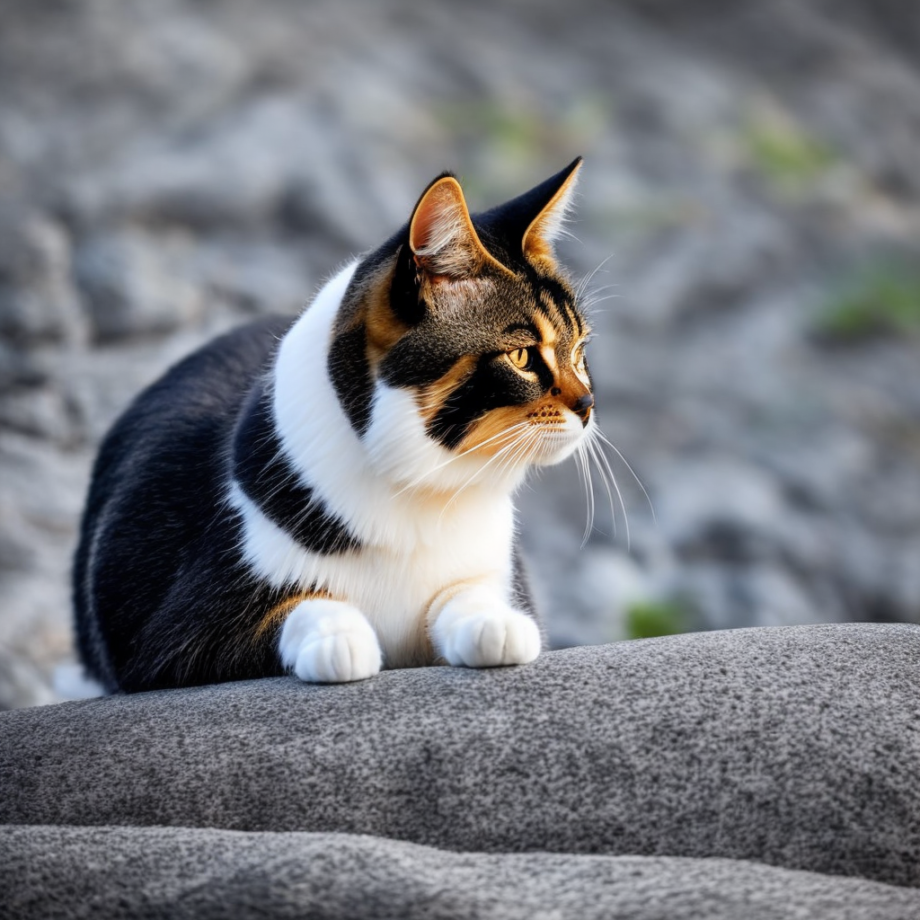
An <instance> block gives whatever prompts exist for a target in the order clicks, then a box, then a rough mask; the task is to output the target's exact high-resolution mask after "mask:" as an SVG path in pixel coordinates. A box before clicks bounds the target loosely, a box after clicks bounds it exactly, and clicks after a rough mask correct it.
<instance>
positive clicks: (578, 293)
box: [575, 253, 615, 305]
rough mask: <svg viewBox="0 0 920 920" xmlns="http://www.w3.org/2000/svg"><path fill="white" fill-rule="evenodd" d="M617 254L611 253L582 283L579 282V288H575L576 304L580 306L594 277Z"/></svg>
mask: <svg viewBox="0 0 920 920" xmlns="http://www.w3.org/2000/svg"><path fill="white" fill-rule="evenodd" d="M614 255H615V253H610V255H609V256H607V258H606V259H602V260H601V261H600V262H599V263H598V265H597V267H596V268H594V269H593V270H592V271H590V272H589V273H588V274H587V275H585V276H584V278H582V279H581V281H579V282H578V287H577V288H575V302H576V303H578V304H579V305H580V301H581V297H582V295H583V294H584V293H585V291H586V290H587V289H588V285H589V284H590V283H591V281H592V280H593V279H594V276H595V275H596V274H597V273H598V272H599V271H600V270H601V269H602V268H603V267H604V266H605V265H606V264H607V263H608V262H609V261H610V260H611V259H612V258H613V257H614Z"/></svg>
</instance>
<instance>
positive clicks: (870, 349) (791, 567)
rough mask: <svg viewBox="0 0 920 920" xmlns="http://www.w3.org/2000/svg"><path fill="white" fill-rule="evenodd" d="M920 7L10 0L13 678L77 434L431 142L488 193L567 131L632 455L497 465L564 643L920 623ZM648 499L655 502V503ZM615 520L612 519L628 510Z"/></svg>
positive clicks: (375, 198) (334, 232)
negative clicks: (605, 471) (583, 463)
mask: <svg viewBox="0 0 920 920" xmlns="http://www.w3.org/2000/svg"><path fill="white" fill-rule="evenodd" d="M918 150H920V11H918V10H917V9H915V8H914V7H913V6H912V5H909V4H897V3H895V2H893V0H886V2H870V0H863V2H859V0H841V2H823V3H819V2H812V3H793V2H776V3H771V4H764V3H756V2H753V0H752V2H745V3H742V2H738V3H726V2H721V0H684V2H678V0H632V2H626V3H620V4H615V5H614V4H607V3H602V2H600V0H598V2H594V3H591V2H580V3H579V2H573V3H566V4H560V3H552V2H548V0H528V2H524V0H518V2H508V3H502V4H499V3H494V2H493V3H486V2H479V0H476V2H468V3H465V4H463V5H462V7H461V6H457V5H451V6H449V5H447V4H443V5H441V4H434V3H433V4H424V5H423V4H417V3H414V2H410V0H387V2H385V3H380V2H372V0H355V2H337V3H334V2H331V0H325V2H319V3H311V4H306V3H296V2H293V0H289V2H284V0H272V2H263V3H261V4H259V5H258V6H256V5H253V4H248V3H243V2H241V0H225V2H221V3H216V2H198V3H193V2H191V0H184V2H182V0H171V2H167V0H164V2H162V3H158V4H154V5H151V4H142V3H140V2H123V3H112V2H107V0H84V2H66V3H65V2H46V3H42V4H35V3H30V2H28V0H14V2H7V3H5V4H4V5H3V7H2V9H0V335H2V339H0V392H2V399H0V585H2V586H0V592H2V594H0V598H2V603H0V707H12V706H23V705H30V704H35V703H41V702H48V701H51V700H53V699H55V698H56V697H55V693H54V690H53V689H52V681H51V676H52V673H53V670H54V667H55V665H56V664H57V663H58V662H61V661H64V660H66V659H67V658H68V656H70V655H71V637H70V627H69V617H70V614H69V597H68V593H69V590H68V570H69V564H70V555H71V553H72V550H73V547H74V544H75V533H76V526H77V521H78V516H79V513H80V508H81V504H82V501H83V496H84V493H85V489H86V486H87V482H88V475H89V469H90V464H91V462H92V458H93V453H94V450H95V448H96V445H97V444H98V442H99V439H100V437H101V436H102V434H103V433H104V431H105V430H106V428H107V426H108V425H109V424H110V423H111V421H112V420H113V419H114V417H115V416H116V414H117V413H118V412H119V411H120V410H121V409H122V408H123V407H124V406H125V404H126V403H127V401H128V400H129V399H130V398H131V397H132V396H133V395H134V394H135V393H136V392H137V391H138V389H139V388H140V387H142V386H143V385H144V384H146V383H148V382H149V381H151V380H153V379H154V378H155V377H156V376H157V375H158V374H160V373H161V372H162V370H163V369H164V368H165V367H166V366H167V365H169V364H170V363H171V362H172V361H174V360H175V359H176V358H178V357H179V356H181V355H182V354H184V353H185V352H187V351H188V350H190V349H191V348H193V347H194V346H195V345H197V344H198V343H200V342H201V341H203V340H204V339H206V338H207V337H209V336H211V335H212V334H213V333H214V332H216V331H218V330H221V329H224V328H227V327H229V326H231V325H233V324H235V323H238V322H240V321H242V320H245V319H246V318H248V317H251V316H253V315H255V314H259V313H263V312H293V311H296V310H297V309H298V308H299V307H301V306H302V305H303V304H304V303H305V302H306V300H307V299H308V298H309V295H310V293H311V292H312V291H314V290H315V289H316V287H317V286H318V284H319V283H320V282H321V281H322V279H323V278H324V276H326V275H327V274H329V273H330V272H331V271H332V270H333V269H334V268H335V267H336V266H337V265H338V264H340V263H341V261H343V260H344V259H345V258H347V257H348V256H349V255H351V254H353V253H356V252H360V251H361V250H363V249H366V248H369V247H371V246H373V245H375V244H376V243H378V242H379V241H380V240H381V239H382V238H383V236H384V235H385V234H387V233H389V232H391V231H392V230H393V229H394V228H395V227H397V226H398V225H399V224H401V223H402V222H403V221H404V220H405V219H406V218H407V217H408V214H409V211H410V209H411V207H412V204H413V203H414V201H415V199H416V197H417V195H418V193H419V192H420V190H421V189H422V188H423V187H424V186H425V184H426V183H427V182H428V181H429V180H430V179H431V178H432V177H433V176H434V175H436V174H437V173H438V172H440V171H441V170H442V169H444V168H445V167H450V168H453V169H455V170H456V171H457V172H458V174H459V175H460V176H461V178H462V180H463V182H464V186H465V188H466V189H467V192H468V197H469V199H470V201H471V204H472V206H473V207H474V208H476V207H487V206H490V205H492V204H494V203H496V202H498V201H501V200H504V199H505V198H507V197H510V196H512V195H514V194H517V193H518V192H520V191H522V190H524V189H526V188H528V187H530V186H531V185H533V184H535V183H536V182H537V181H539V180H541V179H543V178H544V177H545V176H547V175H549V174H550V173H551V172H554V171H556V170H557V169H559V168H561V166H563V165H564V164H565V163H567V162H569V160H571V158H572V157H573V156H574V155H576V154H578V153H582V154H584V155H585V157H586V166H585V169H584V170H583V182H582V185H581V191H582V194H581V198H580V202H579V206H578V221H577V223H576V224H575V225H574V226H573V232H574V234H575V236H576V237H577V240H572V241H568V242H567V243H566V244H565V245H564V247H563V255H564V258H565V260H566V261H567V262H568V264H569V265H571V267H572V269H573V271H574V272H575V274H576V275H578V276H584V275H587V274H589V273H591V272H592V271H594V270H595V269H597V271H596V273H595V274H594V276H593V278H592V280H591V282H590V285H589V290H590V291H591V292H592V294H591V295H590V299H591V300H595V301H596V303H595V305H594V307H593V312H594V317H595V319H594V322H595V325H596V327H597V332H598V335H597V339H596V341H595V343H594V345H593V346H592V348H593V352H592V355H591V358H592V369H593V371H594V374H595V377H596V378H597V383H598V399H599V404H600V414H601V419H602V422H603V427H604V430H605V431H606V433H607V435H608V436H609V437H610V439H611V441H612V442H613V443H614V444H615V445H616V446H617V447H618V448H619V450H621V451H622V452H623V455H624V456H625V458H626V460H628V461H629V463H630V464H631V465H632V467H633V469H634V470H635V471H636V474H637V475H638V477H639V478H640V479H641V480H642V483H643V484H644V487H645V489H646V490H647V492H648V496H649V501H647V500H646V497H645V495H644V494H643V492H642V490H641V489H640V488H639V487H638V486H637V484H636V480H635V479H634V477H633V476H632V475H631V473H630V472H629V470H628V469H627V467H626V465H625V463H624V462H623V461H622V460H621V459H619V458H618V457H616V456H615V455H612V456H611V463H612V464H613V467H614V470H615V472H616V475H617V481H618V483H619V485H620V488H621V490H622V504H623V505H624V506H625V511H626V514H624V513H623V509H622V508H621V507H620V503H619V501H617V499H616V497H614V502H613V504H614V506H615V508H616V514H615V517H614V518H611V513H610V509H609V503H608V501H607V496H606V494H605V493H604V490H603V486H601V485H600V483H599V481H598V480H597V477H596V476H595V492H596V494H595V499H596V502H597V505H598V512H597V518H596V522H595V523H596V527H595V530H594V531H593V532H592V533H591V534H590V536H589V538H588V540H587V543H586V544H585V545H584V546H582V536H583V532H584V527H585V514H586V510H585V506H586V502H585V497H584V490H583V488H582V486H581V483H580V481H579V478H578V474H577V471H576V469H575V467H574V465H566V466H564V467H561V468H559V469H554V470H552V471H550V472H547V473H546V474H544V475H543V476H542V477H540V478H539V479H537V480H536V481H535V482H534V484H533V487H532V489H527V490H525V492H524V493H523V494H522V496H521V507H522V513H523V533H524V538H525V541H526V543H527V546H528V549H529V552H530V558H531V560H532V562H533V569H534V574H535V577H536V580H537V581H538V582H539V584H540V587H541V590H542V594H543V595H544V598H545V604H544V606H545V608H546V614H547V619H548V622H549V627H550V634H551V637H552V639H553V641H554V642H555V643H556V644H558V645H566V644H581V643H594V642H604V641H609V640H612V639H616V638H622V637H624V636H630V635H642V634H646V633H648V632H655V631H667V630H678V629H691V628H722V627H730V626H743V625H773V624H780V623H808V622H817V621H846V620H906V621H913V622H920V480H918V473H920V156H918V155H917V151H918ZM651 509H654V514H653V513H652V510H651ZM627 518H628V535H627Z"/></svg>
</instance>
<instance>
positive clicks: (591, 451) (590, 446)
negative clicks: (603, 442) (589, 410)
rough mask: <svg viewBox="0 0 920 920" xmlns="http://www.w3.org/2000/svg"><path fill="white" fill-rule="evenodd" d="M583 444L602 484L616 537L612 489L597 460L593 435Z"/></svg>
mask: <svg viewBox="0 0 920 920" xmlns="http://www.w3.org/2000/svg"><path fill="white" fill-rule="evenodd" d="M584 443H585V451H586V455H587V457H589V458H590V460H591V462H592V463H593V464H594V466H595V468H596V469H597V472H598V474H599V475H600V479H601V483H603V486H604V491H605V492H606V493H607V502H608V504H609V506H610V519H611V522H612V523H613V535H614V537H616V535H617V514H616V507H615V504H614V501H613V489H612V488H611V486H610V480H609V478H608V475H607V471H606V470H605V469H604V467H603V465H602V464H601V461H600V459H599V458H598V454H597V450H598V448H597V444H596V443H595V441H594V438H593V435H589V436H588V437H587V438H586V439H585V442H584ZM624 513H625V512H624Z"/></svg>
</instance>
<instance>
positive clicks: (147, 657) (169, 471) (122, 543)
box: [74, 160, 594, 691]
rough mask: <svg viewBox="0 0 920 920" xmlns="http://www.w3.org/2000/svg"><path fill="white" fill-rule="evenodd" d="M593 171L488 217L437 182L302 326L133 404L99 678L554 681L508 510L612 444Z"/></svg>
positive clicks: (98, 614) (101, 590)
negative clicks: (521, 496) (586, 449)
mask: <svg viewBox="0 0 920 920" xmlns="http://www.w3.org/2000/svg"><path fill="white" fill-rule="evenodd" d="M579 165H580V160H576V161H575V162H574V163H572V164H571V165H570V166H569V167H567V168H566V169H565V170H563V171H562V172H561V173H559V174H558V175H556V176H553V177H552V178H551V179H549V180H547V181H546V182H544V183H543V184H541V185H539V186H537V187H536V188H535V189H533V190H531V191H530V192H528V193H527V194H525V195H522V196H521V197H519V198H517V199H514V200H513V201H511V202H509V203H507V204H505V205H503V206H501V207H499V208H495V209H493V210H492V211H488V212H486V213H484V214H480V215H477V216H475V217H471V216H470V215H469V212H468V211H467V208H466V204H465V201H464V199H463V194H462V192H461V190H460V186H459V185H458V184H457V182H456V180H455V179H454V178H453V177H452V176H450V175H447V174H445V175H444V176H441V177H439V178H438V179H436V180H435V181H434V182H433V183H432V184H431V185H430V186H429V187H428V189H427V190H426V191H425V193H424V194H423V195H422V197H421V198H420V200H419V203H418V204H417V205H416V208H415V210H414V212H413V215H412V219H411V220H410V222H409V223H408V224H407V225H406V226H405V227H403V228H402V229H401V230H400V231H399V232H398V233H397V234H395V235H394V236H393V237H392V238H391V239H390V240H388V241H387V242H386V243H384V245H383V246H381V247H380V248H379V249H378V250H376V251H375V252H373V253H371V254H370V255H368V256H366V257H365V258H363V259H360V260H358V261H357V262H355V263H354V264H352V265H350V266H348V267H347V268H346V269H344V270H343V271H341V272H340V273H339V274H338V275H337V276H336V277H334V278H333V279H332V280H331V281H329V283H328V284H326V286H325V287H324V288H323V289H322V290H321V291H320V292H319V294H318V295H317V297H316V298H315V300H314V301H313V303H312V304H311V305H310V306H309V308H308V309H307V310H306V311H305V312H304V313H303V315H302V316H301V317H300V318H299V319H297V320H296V322H293V324H292V321H290V320H278V319H266V320H262V321H260V322H258V323H255V324H253V325H250V326H247V327H245V328H243V329H239V330H237V331H235V332H232V333H230V334H229V335H225V336H223V337H222V338H219V339H217V340H216V341H214V342H212V343H210V344H209V345H207V346H206V347H205V348H203V349H201V350H200V351H198V352H196V353H195V354H193V355H191V356H190V357H188V358H186V359H185V360H184V361H182V362H181V363H180V364H178V365H177V366H176V367H174V368H172V369H171V370H170V371H169V372H168V373H167V374H166V375H165V376H164V377H163V378H162V379H161V380H160V381H159V382H157V383H156V384H154V385H153V386H152V387H150V388H149V389H148V390H147V391H146V392H144V393H142V394H141V395H140V396H139V397H138V398H137V400H135V402H134V403H133V405H132V406H131V407H130V408H129V409H128V411H127V412H126V413H125V415H124V416H123V417H122V418H121V419H120V420H119V421H118V422H117V424H116V425H115V426H114V428H113V429H112V431H111V432H110V433H109V435H108V437H107V438H106V439H105V442H104V443H103V445H102V449H101V451H100V454H99V457H98V460H97V462H96V467H95V471H94V475H93V482H92V486H91V489H90V493H89V499H88V502H87V507H86V512H85V515H84V519H83V527H82V534H81V541H80V545H79V548H78V551H77V556H76V563H75V571H74V597H75V606H76V620H77V633H78V640H79V648H80V652H81V655H82V658H83V661H84V663H85V665H86V667H87V670H88V672H89V674H90V675H91V676H93V677H95V678H96V679H97V680H99V681H100V682H101V683H102V684H103V685H104V686H105V688H106V689H107V690H109V691H115V690H124V691H136V690H145V689H151V688H156V687H176V686H183V685H190V684H201V683H207V682H213V681H224V680H235V679H242V678H251V677H258V676H263V675H276V674H281V673H284V672H285V671H286V670H292V671H293V672H294V673H296V674H297V675H299V676H300V677H301V678H303V679H304V680H309V681H330V682H332V681H348V680H357V679H361V678H366V677H369V676H371V675H373V674H375V673H376V672H377V671H379V670H380V668H381V667H403V666H411V665H422V664H430V663H433V662H436V661H439V660H440V661H446V662H447V663H449V664H452V665H467V666H473V667H479V666H491V665H503V664H520V663H525V662H527V661H530V660H532V659H533V658H535V657H536V656H537V655H538V653H539V651H540V647H541V637H540V632H539V629H538V627H537V625H536V622H535V618H534V616H533V605H532V602H531V599H530V596H529V592H528V590H527V587H526V584H525V580H524V577H523V572H522V570H521V566H520V560H519V558H518V554H517V550H516V541H515V519H514V509H513V506H512V501H511V494H512V492H513V491H514V489H515V487H516V486H517V485H518V484H519V483H520V482H521V480H522V478H523V476H524V475H525V473H526V470H527V468H528V466H529V465H531V464H534V463H537V464H539V463H556V462H558V461H560V460H562V459H563V458H565V457H567V456H569V455H570V454H571V453H572V452H573V451H574V450H575V449H576V447H577V446H578V445H579V443H580V441H581V440H582V438H583V437H584V434H585V430H586V428H587V426H590V425H593V424H594V421H593V417H592V414H591V407H592V405H593V396H592V392H591V380H590V376H589V373H588V369H587V365H586V363H585V360H584V356H583V346H584V342H585V340H586V336H587V332H588V330H587V324H586V321H585V319H584V317H583V316H582V314H581V312H580V311H579V308H578V306H577V304H576V303H575V297H574V295H573V293H572V289H571V287H570V286H569V284H568V282H567V280H566V277H565V275H564V274H563V273H562V272H561V270H560V269H559V268H558V266H557V264H556V261H555V258H554V254H553V240H554V239H555V237H556V236H557V235H558V233H559V231H560V227H561V222H562V219H563V217H564V213H565V210H566V207H567V206H568V204H569V201H570V198H571V195H572V190H573V188H574V184H575V177H576V174H577V172H578V168H579Z"/></svg>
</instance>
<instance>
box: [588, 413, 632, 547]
mask: <svg viewBox="0 0 920 920" xmlns="http://www.w3.org/2000/svg"><path fill="white" fill-rule="evenodd" d="M597 433H598V429H597V428H595V429H594V431H593V432H592V437H591V440H590V441H589V445H590V449H591V451H592V454H593V455H594V456H595V458H596V461H595V462H598V470H600V472H601V474H602V476H603V478H604V480H605V482H609V485H608V486H607V491H608V495H609V492H610V485H612V486H613V489H614V491H615V492H616V496H617V500H618V501H619V503H620V508H621V510H622V511H623V522H624V524H625V525H626V549H627V551H629V549H630V548H631V546H632V538H631V535H630V531H629V515H628V514H627V513H626V503H625V502H624V501H623V493H622V492H621V491H620V486H619V484H618V483H617V479H616V476H615V475H614V473H613V469H612V467H611V466H610V461H609V460H608V459H607V455H606V454H605V453H604V452H603V450H602V449H601V445H600V443H598V440H597ZM604 473H606V475H604ZM610 504H611V508H610V510H611V512H612V511H613V498H612V496H611V497H610Z"/></svg>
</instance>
